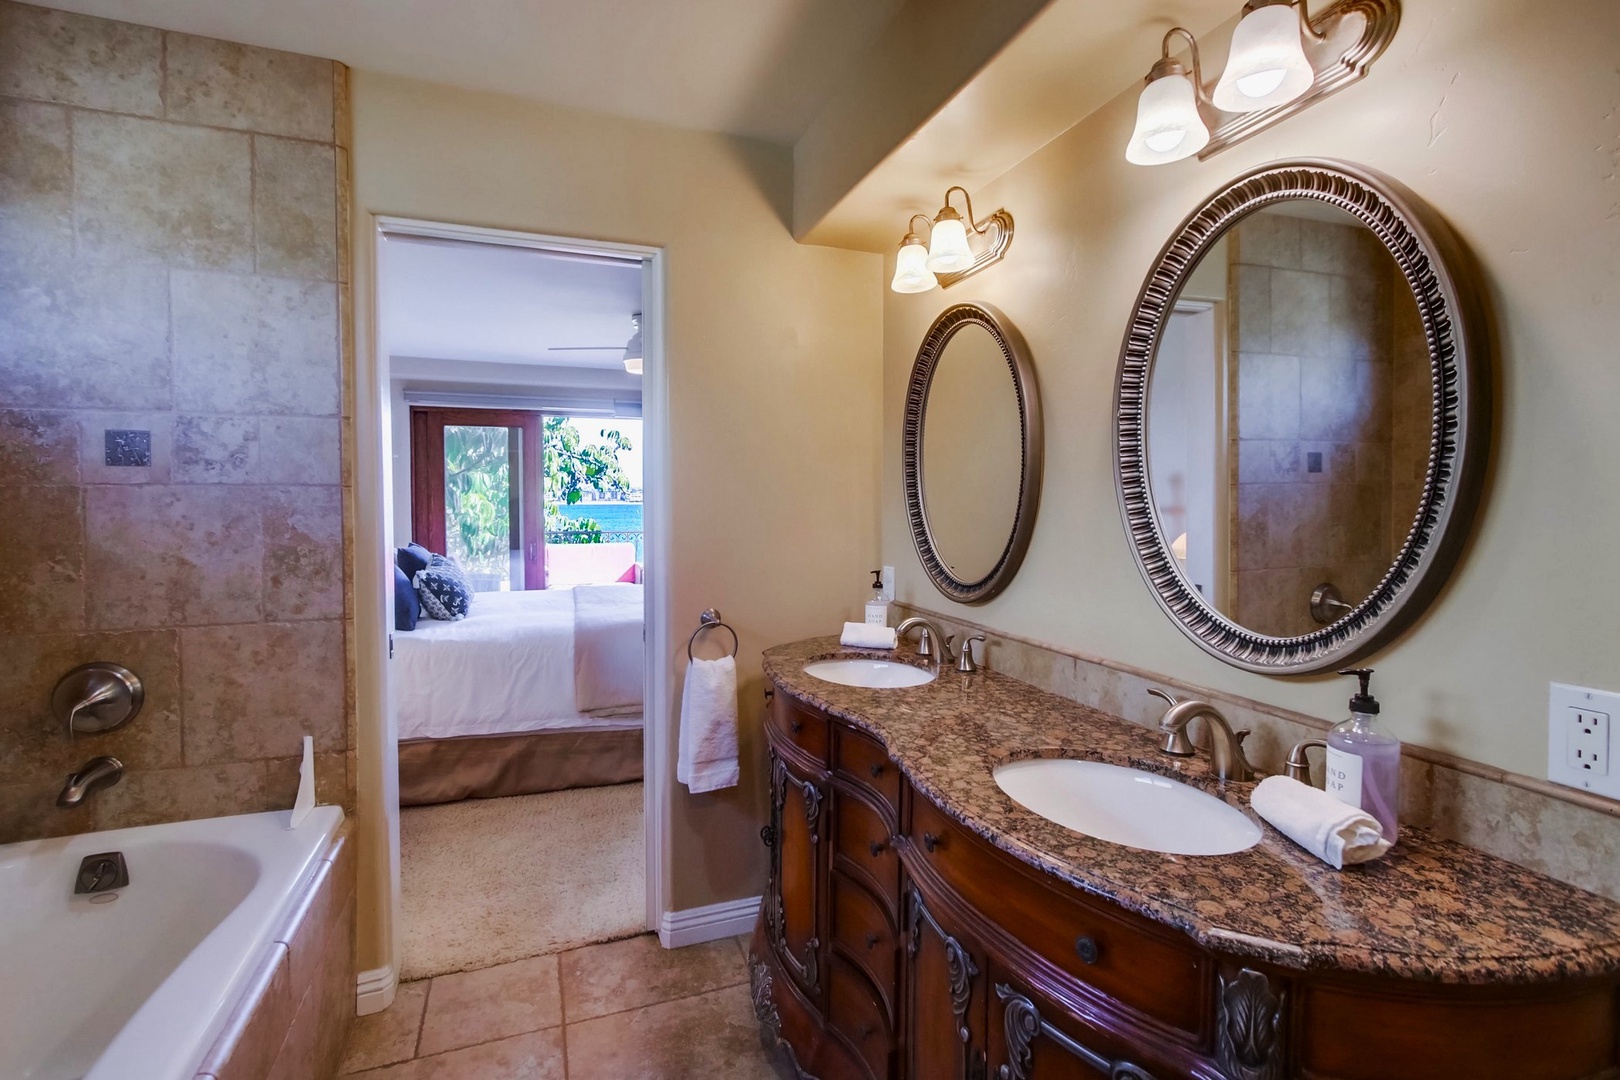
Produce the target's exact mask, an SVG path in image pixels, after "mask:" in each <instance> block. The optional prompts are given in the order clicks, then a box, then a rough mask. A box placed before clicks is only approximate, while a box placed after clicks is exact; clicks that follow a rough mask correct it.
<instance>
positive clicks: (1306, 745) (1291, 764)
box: [1283, 739, 1327, 784]
mask: <svg viewBox="0 0 1620 1080" xmlns="http://www.w3.org/2000/svg"><path fill="white" fill-rule="evenodd" d="M1313 746H1320V747H1321V748H1322V749H1323V750H1326V749H1327V743H1326V742H1324V741H1323V740H1321V739H1305V740H1303V741H1301V742H1297V743H1295V744H1294V748H1293V749H1292V750H1290V751H1288V763H1287V764H1286V765H1285V766H1283V771H1284V772H1285V773H1286V774H1287V775H1288V779H1290V780H1298V781H1300V782H1301V783H1305V784H1309V783H1310V782H1311V759H1310V755H1309V754H1308V753H1307V751H1308V750H1310V748H1311V747H1313Z"/></svg>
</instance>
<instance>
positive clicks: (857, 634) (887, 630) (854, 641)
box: [838, 622, 900, 649]
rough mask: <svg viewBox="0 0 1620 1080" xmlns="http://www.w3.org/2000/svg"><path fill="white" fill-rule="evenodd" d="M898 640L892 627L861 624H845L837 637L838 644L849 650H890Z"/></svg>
mask: <svg viewBox="0 0 1620 1080" xmlns="http://www.w3.org/2000/svg"><path fill="white" fill-rule="evenodd" d="M899 640H900V639H899V637H898V636H897V635H896V634H895V632H894V627H892V626H875V625H873V624H872V623H863V622H847V623H845V624H844V632H843V633H842V634H840V635H839V636H838V644H840V645H848V646H849V647H850V648H851V649H892V648H894V646H895V643H896V642H898V641H899Z"/></svg>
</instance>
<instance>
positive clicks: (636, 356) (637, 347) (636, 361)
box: [624, 315, 642, 375]
mask: <svg viewBox="0 0 1620 1080" xmlns="http://www.w3.org/2000/svg"><path fill="white" fill-rule="evenodd" d="M640 318H641V317H640V316H639V315H638V316H636V319H637V323H636V332H635V333H634V334H631V335H630V340H629V341H628V342H627V343H626V344H625V346H624V370H626V371H628V372H629V373H630V374H632V375H640V374H641V359H642V357H641V323H640Z"/></svg>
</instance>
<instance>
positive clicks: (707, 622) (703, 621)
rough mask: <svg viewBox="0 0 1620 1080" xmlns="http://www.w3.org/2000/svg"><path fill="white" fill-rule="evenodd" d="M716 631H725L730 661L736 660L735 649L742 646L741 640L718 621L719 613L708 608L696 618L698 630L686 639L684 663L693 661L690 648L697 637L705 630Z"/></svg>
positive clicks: (729, 628)
mask: <svg viewBox="0 0 1620 1080" xmlns="http://www.w3.org/2000/svg"><path fill="white" fill-rule="evenodd" d="M716 629H718V630H724V631H726V632H727V633H729V634H730V635H731V656H732V659H736V657H737V649H738V647H739V646H740V645H741V644H742V642H741V640H740V639H739V638H738V637H737V631H735V630H733V629H732V628H731V627H730V626H728V625H726V624H725V623H723V622H721V621H720V612H719V611H717V610H715V609H714V608H709V609H707V610H706V611H704V612H703V614H701V615H699V616H698V628H697V629H696V630H694V631H692V636H691V637H689V638H687V639H686V662H687V663H689V664H690V663H691V662H692V661H693V659H695V658H694V657H693V656H692V646H693V645H695V644H697V639H698V635H699V634H701V633H703V631H705V630H716Z"/></svg>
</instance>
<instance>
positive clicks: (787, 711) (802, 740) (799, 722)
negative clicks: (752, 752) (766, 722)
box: [771, 690, 827, 765]
mask: <svg viewBox="0 0 1620 1080" xmlns="http://www.w3.org/2000/svg"><path fill="white" fill-rule="evenodd" d="M771 730H772V735H773V737H774V738H776V739H777V740H779V741H783V742H788V743H791V744H793V746H794V747H796V748H797V749H798V750H799V752H800V753H802V754H803V755H804V756H806V757H808V758H809V759H810V760H811V761H814V762H815V763H816V764H818V765H825V764H827V718H826V717H825V716H823V715H822V714H821V713H819V712H817V711H816V710H815V709H812V708H810V707H809V706H807V705H801V704H800V703H799V702H797V701H794V700H793V699H792V698H790V697H788V695H787V694H785V693H783V692H782V691H781V690H777V691H776V693H775V694H774V695H773V696H772V698H771Z"/></svg>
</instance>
